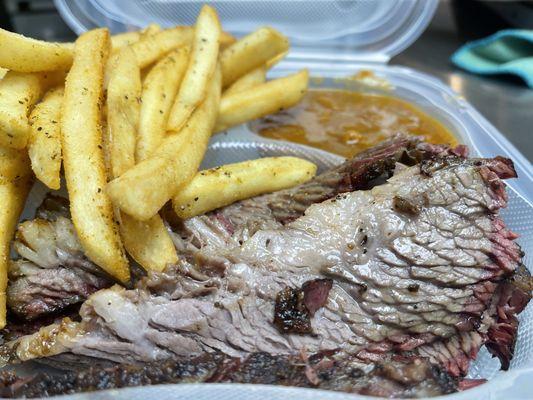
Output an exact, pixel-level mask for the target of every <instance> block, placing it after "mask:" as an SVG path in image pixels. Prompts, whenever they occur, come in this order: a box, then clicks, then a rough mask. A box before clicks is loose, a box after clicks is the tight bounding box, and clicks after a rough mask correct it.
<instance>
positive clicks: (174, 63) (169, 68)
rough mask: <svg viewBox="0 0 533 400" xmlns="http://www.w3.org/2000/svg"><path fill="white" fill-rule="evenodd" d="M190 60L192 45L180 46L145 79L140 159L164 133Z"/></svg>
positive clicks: (138, 159) (140, 159) (137, 154)
mask: <svg viewBox="0 0 533 400" xmlns="http://www.w3.org/2000/svg"><path fill="white" fill-rule="evenodd" d="M188 61H189V48H188V47H181V48H179V49H177V50H174V51H173V52H171V53H170V54H168V55H167V56H166V57H165V58H163V59H161V61H159V62H158V63H157V64H155V65H154V66H153V67H152V69H151V70H150V72H149V73H148V75H146V78H145V79H144V82H143V90H142V97H141V99H142V101H141V116H140V120H139V132H138V135H137V151H136V157H135V158H136V160H137V162H139V161H143V160H145V159H146V158H147V157H148V156H149V155H151V154H152V153H153V152H154V150H155V149H156V148H157V147H158V146H159V144H160V143H161V141H162V140H163V138H164V137H165V133H166V129H167V121H168V116H169V114H170V108H171V107H172V104H173V103H174V99H175V98H176V94H177V93H178V89H179V86H180V83H181V81H182V79H183V75H184V73H185V70H186V68H187V64H188Z"/></svg>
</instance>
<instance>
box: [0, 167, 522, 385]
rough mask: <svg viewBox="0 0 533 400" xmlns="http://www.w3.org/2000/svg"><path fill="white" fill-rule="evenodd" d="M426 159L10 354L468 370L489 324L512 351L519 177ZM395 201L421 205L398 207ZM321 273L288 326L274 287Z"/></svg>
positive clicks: (95, 303)
mask: <svg viewBox="0 0 533 400" xmlns="http://www.w3.org/2000/svg"><path fill="white" fill-rule="evenodd" d="M423 167H424V169H423V171H421V167H419V166H414V167H409V168H403V169H401V170H400V171H398V173H396V174H395V175H394V177H392V178H391V179H389V182H388V183H386V184H383V185H379V186H376V187H374V188H373V189H372V190H368V191H356V192H352V193H346V194H342V195H338V196H336V197H335V198H333V199H331V200H329V201H325V202H323V203H320V204H316V205H312V206H310V207H309V208H308V210H307V211H306V212H305V215H304V216H302V217H300V218H298V219H296V220H295V221H293V222H290V223H288V224H286V225H285V226H282V227H278V228H276V229H264V230H259V231H257V232H255V234H254V235H253V236H252V237H251V238H250V239H248V240H246V241H245V242H244V243H243V244H242V245H236V246H234V247H229V248H227V249H222V248H220V249H218V250H217V252H214V253H213V252H210V251H208V252H206V253H204V252H203V251H202V250H198V253H197V259H198V260H200V261H199V262H197V263H196V264H191V263H188V262H185V261H184V262H183V263H182V264H180V265H178V266H176V267H175V268H173V269H169V270H167V271H166V272H165V273H164V274H151V275H150V276H149V277H148V278H146V279H145V280H143V281H142V282H140V283H139V285H138V288H137V289H135V290H126V289H123V288H118V287H115V288H111V289H107V290H102V291H100V292H98V293H96V294H93V295H92V296H90V298H89V299H88V300H87V301H86V302H85V303H84V305H83V306H82V309H81V311H80V314H81V317H82V321H81V322H80V323H74V322H67V323H66V324H60V325H58V326H55V327H50V328H47V329H45V330H43V331H42V332H39V333H36V334H34V335H33V336H30V337H25V338H22V339H19V340H18V341H16V342H14V343H10V344H9V345H8V346H5V347H4V350H5V355H9V357H11V358H18V359H20V360H27V359H32V358H35V357H39V356H44V355H49V354H58V353H65V352H66V353H72V354H78V355H83V356H91V357H96V358H102V359H105V360H110V361H114V362H120V363H137V362H153V361H160V360H165V359H173V358H175V357H177V356H178V357H180V356H198V355H201V354H203V353H205V352H210V351H213V350H216V351H220V352H222V353H225V354H227V355H230V356H232V357H247V356H248V355H249V354H250V353H255V352H267V353H269V354H273V355H286V356H290V355H293V354H294V353H295V352H298V351H300V350H302V349H306V350H307V351H310V352H312V353H315V352H322V351H331V350H334V349H338V354H339V355H343V356H347V355H351V356H355V357H356V358H358V359H359V360H361V361H364V362H367V363H375V362H382V360H387V359H388V358H389V357H390V356H391V355H396V356H398V357H413V356H417V355H418V356H424V357H427V358H429V359H430V360H432V361H433V362H435V363H438V364H440V365H442V366H443V367H444V368H446V369H447V370H448V371H449V373H450V374H452V375H456V376H460V375H463V374H464V373H465V371H466V368H467V366H468V363H469V360H470V359H471V358H472V357H473V356H474V355H475V354H476V353H477V351H478V349H479V347H480V346H481V345H482V344H483V343H484V342H486V341H488V343H490V341H491V340H493V339H491V337H493V338H497V337H498V335H497V334H496V333H492V334H491V333H490V332H491V328H492V329H493V330H496V331H495V332H504V333H505V335H506V337H507V336H508V338H507V339H506V340H505V341H501V340H499V339H495V340H498V343H500V344H501V346H502V348H501V349H498V350H497V352H498V354H500V355H503V356H504V357H506V355H507V354H509V355H510V354H511V353H512V344H513V343H514V338H515V335H516V329H515V328H513V326H514V322H513V321H514V320H513V317H515V314H516V313H517V312H519V311H520V310H521V309H522V308H523V306H525V304H526V303H527V301H529V298H530V296H531V290H530V286H529V284H526V283H523V284H522V286H523V287H522V288H521V289H520V290H522V293H523V295H521V296H518V295H516V294H514V295H513V293H514V291H515V289H513V290H511V289H510V288H508V287H507V286H506V285H509V284H510V282H512V279H513V277H514V276H515V272H516V270H517V269H519V267H520V264H521V256H522V253H521V251H520V249H519V248H518V246H517V245H516V243H515V242H514V239H515V238H516V235H514V234H512V233H511V232H509V231H508V230H507V229H506V228H505V226H504V224H503V222H502V221H501V220H500V219H499V217H498V215H497V213H498V210H499V208H501V207H504V206H505V205H506V196H505V192H504V190H503V185H504V184H503V182H502V181H501V179H500V178H501V177H510V176H512V175H513V170H512V164H510V163H509V162H508V161H507V160H503V159H493V160H464V159H457V158H453V159H450V158H448V159H441V158H439V159H436V160H434V161H431V162H427V163H426V164H424V165H423ZM398 197H400V198H402V199H404V200H405V201H406V202H408V203H409V204H414V205H416V206H417V212H416V213H413V212H405V211H404V210H402V209H398V207H395V204H394V203H395V199H396V198H398ZM209 250H211V249H209ZM519 271H521V273H522V275H524V277H523V279H522V280H521V281H523V280H530V277H529V275H528V274H527V273H525V272H524V271H522V270H519ZM325 278H327V279H331V280H332V281H333V285H332V287H331V290H329V293H328V296H327V301H326V303H325V304H324V305H323V307H321V308H318V309H316V310H314V311H316V312H315V313H314V316H312V317H311V318H310V320H309V321H310V325H311V328H312V332H313V334H311V335H310V334H299V333H282V332H280V331H279V330H278V329H277V328H276V327H275V326H274V324H273V321H274V316H275V303H276V297H277V294H278V293H279V292H280V291H283V290H285V289H286V288H291V289H293V290H294V289H296V290H298V288H301V287H302V285H304V284H305V283H306V282H310V281H311V282H312V281H315V280H316V279H325ZM513 286H514V287H517V288H519V285H513ZM319 297H321V298H322V297H323V296H319ZM302 304H304V305H305V300H303V301H302V302H300V303H297V306H298V307H301V305H302ZM317 304H318V303H317ZM305 308H307V306H306V307H305ZM307 311H308V312H309V311H310V310H309V309H308V308H307ZM498 327H499V328H498ZM509 327H511V328H513V329H509ZM43 337H45V338H46V340H45V341H44V347H43ZM499 337H500V338H501V334H500V336H499ZM452 361H453V362H452ZM504 366H505V365H504Z"/></svg>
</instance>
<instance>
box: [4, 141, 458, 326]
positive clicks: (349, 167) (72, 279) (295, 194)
mask: <svg viewBox="0 0 533 400" xmlns="http://www.w3.org/2000/svg"><path fill="white" fill-rule="evenodd" d="M417 146H419V147H420V149H417ZM424 146H425V147H424ZM443 152H444V153H446V152H449V150H447V148H445V147H442V146H433V147H431V146H430V147H428V146H427V145H421V144H419V141H418V139H416V138H413V137H410V138H407V137H400V136H398V137H397V138H395V139H392V140H390V141H387V142H384V143H383V144H381V145H379V146H376V147H375V148H373V149H371V150H368V151H366V152H364V153H361V154H360V155H358V156H356V157H354V158H353V159H352V160H349V161H347V162H346V163H344V164H342V165H341V166H339V167H337V168H334V169H333V170H331V171H328V172H326V173H324V174H322V175H320V176H318V177H316V178H315V179H314V180H312V181H310V182H307V183H305V184H303V185H301V186H298V187H296V188H293V189H289V190H285V191H281V192H278V193H273V194H268V195H265V196H261V197H258V198H256V199H251V200H245V201H243V202H240V203H237V204H235V205H232V206H229V207H226V208H224V209H221V210H219V211H217V212H216V213H214V214H211V215H210V216H209V217H199V218H195V219H193V220H192V221H190V222H188V225H189V226H190V227H192V228H191V230H192V231H194V232H196V234H195V235H192V236H195V237H199V236H200V232H203V231H205V230H207V229H206V228H202V227H203V226H204V225H205V226H207V225H209V226H212V229H210V231H211V237H216V235H217V233H216V232H217V231H218V229H219V227H220V226H223V227H224V228H223V230H224V234H226V231H225V230H226V229H227V230H230V231H234V230H237V231H239V232H242V231H243V230H246V231H249V232H252V231H254V230H256V229H257V228H251V226H252V225H253V226H256V227H259V226H260V225H268V224H269V223H270V224H272V223H277V221H283V222H287V221H288V220H290V219H294V218H296V217H298V216H300V215H302V214H303V212H304V211H305V209H306V208H307V207H308V206H309V205H311V204H313V203H316V202H320V201H322V200H325V199H328V198H330V197H333V196H335V195H336V194H337V193H339V192H346V191H351V190H355V189H360V188H364V187H368V186H369V183H370V181H371V180H372V179H374V178H376V177H379V176H381V175H386V176H388V175H390V174H391V173H392V171H393V169H394V166H395V164H396V162H397V161H400V160H403V161H405V162H411V163H412V162H414V160H417V159H422V158H427V157H429V155H434V154H438V153H443ZM408 154H409V155H408ZM36 217H37V218H36V219H34V220H31V221H26V222H24V223H22V224H20V225H19V227H18V231H17V236H16V240H15V243H14V248H15V250H16V251H17V252H18V254H19V256H20V257H21V258H20V259H18V260H16V261H12V262H11V267H10V279H9V287H8V290H7V303H8V306H9V308H10V310H11V311H12V312H13V313H14V314H15V315H16V316H17V317H18V318H19V319H22V320H38V319H40V318H42V317H44V316H46V315H49V314H54V315H58V314H60V313H61V312H62V311H63V310H65V309H66V308H68V307H71V306H72V305H76V304H80V303H81V302H83V301H84V300H85V299H86V298H87V297H88V296H89V295H90V294H92V293H94V292H95V291H97V290H99V289H101V288H104V287H109V286H111V285H112V284H113V280H112V278H110V277H109V276H107V275H106V274H105V273H104V272H103V271H102V270H101V269H100V268H98V267H97V266H96V265H94V264H93V263H92V262H90V261H89V260H88V259H87V258H86V257H85V255H84V254H83V252H82V249H81V245H80V243H79V241H78V239H77V237H76V233H75V230H74V227H73V225H72V222H71V221H70V212H69V204H68V200H66V199H64V198H62V197H58V196H53V195H49V196H48V197H46V198H45V200H44V201H43V203H42V205H41V206H40V207H39V209H38V210H37V215H36ZM197 226H198V227H200V228H196V227H197ZM219 236H220V235H219ZM175 238H176V240H175V241H176V242H177V244H178V247H179V248H180V250H182V252H185V251H184V247H186V246H187V245H186V244H185V242H186V241H183V240H182V239H181V238H179V235H175ZM224 243H225V242H224V241H223V240H222V241H221V244H224ZM185 253H186V252H185ZM134 275H135V274H134ZM137 275H139V274H137Z"/></svg>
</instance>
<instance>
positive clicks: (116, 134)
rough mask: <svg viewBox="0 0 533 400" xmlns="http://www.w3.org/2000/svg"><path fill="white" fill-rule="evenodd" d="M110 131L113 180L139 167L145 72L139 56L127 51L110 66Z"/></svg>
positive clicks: (108, 128)
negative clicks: (137, 142)
mask: <svg viewBox="0 0 533 400" xmlns="http://www.w3.org/2000/svg"><path fill="white" fill-rule="evenodd" d="M108 67H110V71H109V73H108V77H109V83H108V86H107V130H108V134H109V148H108V151H109V160H110V167H111V173H112V176H114V177H117V176H120V175H121V174H122V173H124V172H125V171H126V170H128V169H129V168H131V167H132V166H134V165H135V136H136V135H137V129H138V127H139V113H140V109H141V104H140V98H141V71H140V69H139V65H138V64H137V59H136V57H135V53H134V52H133V50H132V49H131V48H130V47H124V48H123V49H121V50H120V52H118V53H117V57H114V58H113V64H112V65H108Z"/></svg>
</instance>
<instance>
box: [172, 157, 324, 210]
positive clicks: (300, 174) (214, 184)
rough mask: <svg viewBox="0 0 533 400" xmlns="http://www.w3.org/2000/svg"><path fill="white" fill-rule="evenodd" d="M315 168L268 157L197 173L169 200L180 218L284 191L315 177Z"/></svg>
mask: <svg viewBox="0 0 533 400" xmlns="http://www.w3.org/2000/svg"><path fill="white" fill-rule="evenodd" d="M315 173H316V165H315V164H313V163H311V162H309V161H307V160H303V159H301V158H296V157H267V158H259V159H257V160H251V161H244V162H240V163H236V164H228V165H223V166H221V167H217V168H212V169H208V170H205V171H200V172H199V173H197V174H196V176H195V177H194V179H193V180H192V181H191V182H189V183H188V184H187V185H185V186H184V187H183V188H181V189H180V190H179V191H178V194H176V195H175V196H174V197H173V198H172V207H173V208H174V211H175V212H176V214H177V215H178V216H179V217H180V218H190V217H194V216H196V215H200V214H204V213H206V212H208V211H212V210H215V209H217V208H220V207H224V206H227V205H228V204H231V203H234V202H236V201H239V200H244V199H247V198H250V197H254V196H258V195H260V194H264V193H270V192H275V191H278V190H282V189H287V188H290V187H293V186H296V185H299V184H300V183H304V182H306V181H308V180H309V179H311V178H312V177H313V176H315Z"/></svg>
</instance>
